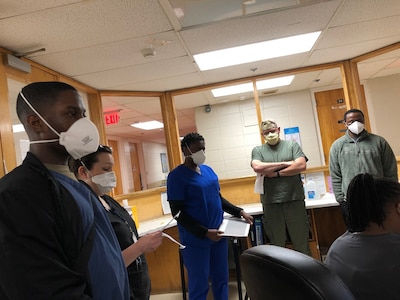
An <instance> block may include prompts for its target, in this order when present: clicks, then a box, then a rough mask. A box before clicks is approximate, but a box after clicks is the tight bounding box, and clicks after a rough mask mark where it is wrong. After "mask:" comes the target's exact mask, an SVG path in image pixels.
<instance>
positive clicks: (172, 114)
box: [160, 93, 182, 170]
mask: <svg viewBox="0 0 400 300" xmlns="http://www.w3.org/2000/svg"><path fill="white" fill-rule="evenodd" d="M160 105H161V113H162V116H163V120H164V133H165V141H166V144H167V150H168V151H167V153H168V154H167V155H168V163H169V169H170V170H172V169H174V168H175V167H176V166H178V165H179V164H181V163H182V155H181V147H180V140H179V127H178V120H177V116H176V110H175V103H174V99H173V96H172V95H171V93H165V94H164V95H162V96H161V97H160Z"/></svg>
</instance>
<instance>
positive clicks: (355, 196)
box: [325, 173, 400, 299]
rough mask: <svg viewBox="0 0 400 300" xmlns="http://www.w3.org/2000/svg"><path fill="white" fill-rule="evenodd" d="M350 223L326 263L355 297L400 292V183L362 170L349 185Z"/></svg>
mask: <svg viewBox="0 0 400 300" xmlns="http://www.w3.org/2000/svg"><path fill="white" fill-rule="evenodd" d="M347 202H348V208H349V229H348V231H347V232H346V233H344V234H343V235H342V236H340V237H339V238H337V239H336V241H335V242H334V243H333V244H332V246H331V247H330V249H329V251H328V255H327V258H326V261H325V263H326V264H327V266H328V267H329V268H330V269H331V270H332V271H334V272H335V273H336V274H337V275H339V277H340V278H341V279H342V281H343V282H344V283H345V284H346V285H347V286H348V287H349V289H350V290H351V292H352V293H353V294H354V296H355V297H356V299H399V298H400V285H399V282H398V281H399V274H400V255H399V253H400V184H399V183H398V182H396V181H393V180H391V179H387V178H374V177H372V175H370V174H367V173H366V174H359V175H357V176H355V177H354V178H353V179H352V181H351V182H350V185H349V188H348V190H347Z"/></svg>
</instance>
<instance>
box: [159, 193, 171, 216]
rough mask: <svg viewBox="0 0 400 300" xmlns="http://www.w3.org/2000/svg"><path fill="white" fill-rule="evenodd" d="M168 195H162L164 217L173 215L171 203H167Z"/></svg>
mask: <svg viewBox="0 0 400 300" xmlns="http://www.w3.org/2000/svg"><path fill="white" fill-rule="evenodd" d="M167 199H168V198H167V193H165V192H164V193H161V206H162V210H163V213H164V215H167V214H170V213H171V207H169V203H168V201H167Z"/></svg>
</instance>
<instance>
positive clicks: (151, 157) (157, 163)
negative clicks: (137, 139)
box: [141, 142, 167, 187]
mask: <svg viewBox="0 0 400 300" xmlns="http://www.w3.org/2000/svg"><path fill="white" fill-rule="evenodd" d="M142 147H143V156H144V163H145V166H144V170H143V171H144V172H143V173H145V174H146V179H147V185H150V186H151V185H152V184H154V183H156V182H160V181H162V180H165V179H166V178H167V174H164V173H163V172H162V165H161V157H160V154H161V153H167V146H166V145H165V144H156V143H149V142H143V144H142ZM141 167H142V166H141ZM152 187H153V186H152Z"/></svg>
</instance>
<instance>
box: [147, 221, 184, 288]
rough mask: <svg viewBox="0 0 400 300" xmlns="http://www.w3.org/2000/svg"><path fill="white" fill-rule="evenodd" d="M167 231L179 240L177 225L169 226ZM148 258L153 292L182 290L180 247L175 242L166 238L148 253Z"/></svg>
mask: <svg viewBox="0 0 400 300" xmlns="http://www.w3.org/2000/svg"><path fill="white" fill-rule="evenodd" d="M165 232H166V233H167V234H169V235H170V236H172V237H173V238H174V239H176V240H177V241H179V234H178V227H177V226H174V227H171V228H168V229H166V230H165ZM146 260H147V263H148V266H149V274H150V279H151V290H152V294H160V293H171V292H179V291H181V274H180V264H179V247H178V246H177V245H176V244H175V243H173V242H171V241H170V240H169V239H167V238H164V240H163V243H162V244H161V246H160V247H159V248H157V249H156V251H154V252H151V253H146ZM186 282H187V279H186Z"/></svg>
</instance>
